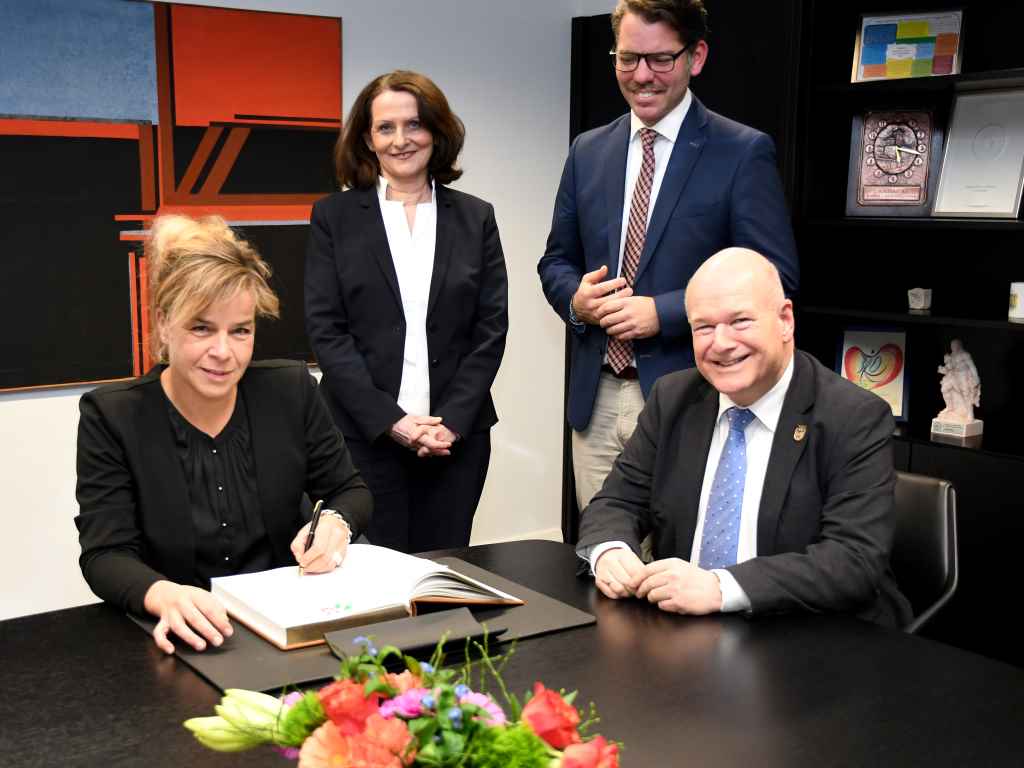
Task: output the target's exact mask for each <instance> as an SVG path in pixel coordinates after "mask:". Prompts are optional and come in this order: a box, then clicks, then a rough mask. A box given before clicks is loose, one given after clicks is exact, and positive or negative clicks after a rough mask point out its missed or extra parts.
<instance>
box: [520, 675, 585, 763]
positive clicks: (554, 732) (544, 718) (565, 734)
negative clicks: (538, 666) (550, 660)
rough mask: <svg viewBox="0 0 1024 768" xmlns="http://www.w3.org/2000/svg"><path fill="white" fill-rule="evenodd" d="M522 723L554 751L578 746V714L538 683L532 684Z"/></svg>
mask: <svg viewBox="0 0 1024 768" xmlns="http://www.w3.org/2000/svg"><path fill="white" fill-rule="evenodd" d="M523 722H525V723H526V724H527V725H529V726H530V728H532V729H533V732H534V733H536V734H537V735H538V736H540V737H541V738H542V739H544V741H546V742H547V743H548V744H550V745H551V746H552V747H554V748H555V749H565V747H566V746H568V745H569V744H578V743H579V741H580V735H579V733H578V732H577V731H576V726H577V725H579V724H580V713H579V712H577V711H576V708H575V707H573V706H572V705H570V704H566V703H565V699H563V698H562V697H561V696H560V695H559V694H558V693H556V692H555V691H552V690H549V689H547V688H545V687H544V686H543V685H542V684H540V683H534V684H533V698H532V699H530V701H529V702H527V704H526V706H525V707H523Z"/></svg>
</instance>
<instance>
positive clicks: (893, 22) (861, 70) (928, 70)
mask: <svg viewBox="0 0 1024 768" xmlns="http://www.w3.org/2000/svg"><path fill="white" fill-rule="evenodd" d="M962 21H963V11H960V10H955V11H953V10H951V11H936V12H934V13H897V14H890V15H886V16H862V17H861V20H860V28H859V29H858V30H857V43H856V45H855V47H854V51H853V72H852V74H851V75H850V82H851V83H862V82H866V81H868V80H896V79H900V78H904V77H931V76H933V75H956V74H959V73H960V51H961V48H962V43H963V36H962V35H961V33H960V26H961V23H962Z"/></svg>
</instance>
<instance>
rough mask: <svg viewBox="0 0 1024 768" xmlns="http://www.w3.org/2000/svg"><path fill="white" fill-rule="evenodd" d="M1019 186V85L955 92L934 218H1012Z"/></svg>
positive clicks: (1022, 139) (1023, 144)
mask: <svg viewBox="0 0 1024 768" xmlns="http://www.w3.org/2000/svg"><path fill="white" fill-rule="evenodd" d="M1022 184H1024V89H1017V90H1005V91H981V92H978V93H960V94H957V96H956V101H955V102H954V104H953V117H952V119H951V120H950V123H949V131H948V133H947V137H946V153H945V156H944V158H943V161H942V172H941V173H940V175H939V189H938V193H937V194H936V197H935V207H934V209H933V211H932V215H934V216H979V217H989V218H1005V219H1015V218H1017V211H1018V210H1019V209H1020V198H1021V187H1022Z"/></svg>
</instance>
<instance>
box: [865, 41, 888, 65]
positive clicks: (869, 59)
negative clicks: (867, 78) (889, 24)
mask: <svg viewBox="0 0 1024 768" xmlns="http://www.w3.org/2000/svg"><path fill="white" fill-rule="evenodd" d="M886 48H888V46H885V45H862V46H861V49H860V63H861V64H862V65H868V64H885V51H886Z"/></svg>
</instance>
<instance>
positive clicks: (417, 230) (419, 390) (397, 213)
mask: <svg viewBox="0 0 1024 768" xmlns="http://www.w3.org/2000/svg"><path fill="white" fill-rule="evenodd" d="M387 191H388V183H387V180H386V179H385V178H384V177H383V176H381V177H380V181H379V182H378V184H377V197H378V199H379V200H380V212H381V215H382V216H383V218H384V229H385V230H386V232H387V236H388V247H389V248H390V249H391V260H392V261H393V262H394V264H395V273H396V274H397V276H398V290H399V293H400V294H401V296H402V312H403V313H404V314H405V352H404V354H403V358H402V383H401V385H400V386H399V389H398V406H399V407H400V408H401V409H402V410H403V411H405V412H406V413H409V414H412V415H414V416H429V415H430V359H429V358H430V353H429V351H428V349H427V301H428V299H429V298H430V278H431V276H432V275H433V272H434V247H435V245H436V243H437V197H436V194H435V190H434V188H433V185H432V186H431V195H430V201H429V202H426V203H418V204H417V205H416V220H415V223H414V225H413V228H412V231H410V230H409V221H408V219H406V217H405V203H403V202H402V201H401V200H388V199H387Z"/></svg>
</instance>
